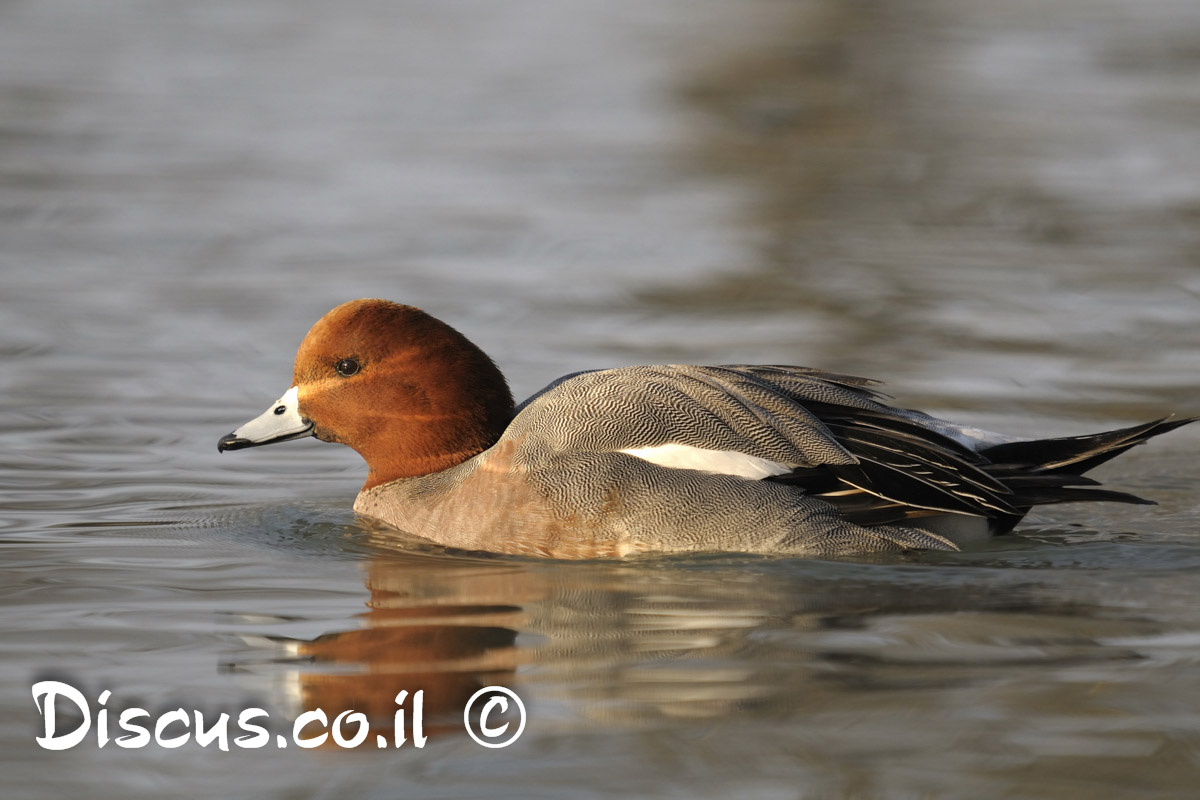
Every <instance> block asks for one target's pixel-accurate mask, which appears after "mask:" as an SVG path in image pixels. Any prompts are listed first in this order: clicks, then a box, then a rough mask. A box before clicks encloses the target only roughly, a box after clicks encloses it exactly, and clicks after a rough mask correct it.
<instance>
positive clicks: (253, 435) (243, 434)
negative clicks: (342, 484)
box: [217, 386, 313, 453]
mask: <svg viewBox="0 0 1200 800" xmlns="http://www.w3.org/2000/svg"><path fill="white" fill-rule="evenodd" d="M312 435H313V424H312V423H311V422H309V421H308V420H306V419H305V418H304V417H303V416H301V415H300V401H299V400H298V398H297V392H296V387H295V386H293V387H292V388H290V389H288V390H287V391H286V392H285V393H284V395H283V397H281V398H279V400H277V401H276V402H275V403H272V404H271V407H270V408H268V409H267V410H266V411H264V412H263V413H262V414H259V415H258V416H257V417H255V418H254V419H252V420H250V421H249V422H247V423H246V424H245V425H243V426H242V427H240V428H238V429H237V430H236V431H234V432H233V433H229V434H226V435H224V436H222V437H221V440H220V441H219V442H217V452H219V453H221V452H224V451H226V450H242V449H244V448H246V447H260V446H262V445H264V444H275V443H276V442H286V441H288V440H290V439H303V438H304V437H305V436H312Z"/></svg>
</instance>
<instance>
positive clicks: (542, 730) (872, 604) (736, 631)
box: [243, 531, 1149, 749]
mask: <svg viewBox="0 0 1200 800" xmlns="http://www.w3.org/2000/svg"><path fill="white" fill-rule="evenodd" d="M380 542H381V543H386V544H389V545H392V547H391V549H387V550H385V549H382V548H381V549H380V550H379V552H378V554H377V555H376V556H374V557H373V558H372V559H371V560H370V561H369V562H368V563H367V565H366V578H365V581H366V588H367V590H368V592H369V599H368V601H367V605H368V608H369V610H368V611H367V612H366V613H364V614H363V615H361V618H360V620H361V623H362V627H358V628H354V629H352V630H343V631H338V632H334V633H328V634H325V635H322V636H319V637H317V638H315V639H312V640H309V641H297V640H286V642H284V644H285V650H286V652H287V653H288V654H289V656H291V658H289V659H287V660H286V663H287V664H288V666H289V672H288V674H287V678H286V684H287V685H286V686H283V687H282V688H283V690H284V692H283V693H285V694H286V695H287V696H288V698H289V700H290V702H289V703H288V705H290V706H291V707H292V709H293V712H294V713H293V714H292V718H293V719H295V718H296V717H297V716H298V715H299V714H300V713H302V712H305V711H311V710H315V709H321V710H322V711H324V712H325V715H326V717H327V719H328V720H329V723H330V725H331V724H332V722H333V720H334V718H335V717H336V716H337V715H338V714H340V713H342V712H343V711H357V712H361V713H363V714H365V715H366V717H367V718H368V720H369V722H370V733H371V735H370V736H368V737H366V739H365V741H363V742H362V744H361V745H360V747H362V748H368V749H377V748H378V747H379V745H377V743H376V742H377V735H379V734H382V735H383V736H385V737H386V742H387V747H388V748H391V747H392V746H393V742H394V741H396V738H395V737H396V735H397V734H401V735H402V736H403V737H404V740H405V741H407V744H406V745H405V747H406V748H407V749H412V746H413V742H414V739H415V737H414V735H413V734H414V731H413V730H412V726H413V722H414V720H413V711H414V708H413V705H414V695H415V693H416V692H417V691H422V692H423V720H422V726H421V727H422V730H421V731H420V733H423V734H424V735H425V736H428V737H429V738H430V739H435V738H437V737H446V736H462V735H464V733H465V728H464V722H463V709H464V708H465V706H466V705H467V702H468V700H469V699H470V698H471V697H472V696H473V695H474V694H475V693H476V692H478V691H479V690H480V689H481V688H483V687H487V686H500V687H505V688H508V689H511V690H513V691H514V692H515V693H517V695H518V696H520V697H521V698H522V699H523V700H524V702H525V704H526V708H527V711H528V713H529V719H528V721H529V723H530V727H531V729H532V730H535V731H537V732H538V735H546V734H547V733H548V732H553V731H555V730H559V729H562V728H564V727H570V726H572V725H576V724H579V723H580V721H581V719H582V720H584V721H586V723H587V724H589V725H590V724H595V723H599V724H604V725H611V726H618V727H626V726H631V725H632V726H635V727H645V726H648V725H649V726H654V725H662V724H672V722H675V723H679V722H686V721H698V720H717V719H730V718H735V717H738V716H745V715H753V716H756V717H759V718H763V717H766V718H785V719H789V720H791V722H790V723H789V724H797V722H798V720H797V719H796V715H797V714H799V715H801V716H802V717H804V716H807V717H809V718H810V719H812V720H814V721H815V720H817V719H819V718H820V717H822V716H826V715H829V714H837V713H839V709H840V708H841V707H842V706H843V705H844V704H846V703H848V702H850V701H851V700H853V699H854V698H860V699H861V692H862V691H863V689H864V688H872V689H876V690H878V691H877V692H876V693H875V694H874V696H875V697H876V699H877V701H878V702H879V704H880V710H883V709H885V708H886V707H888V706H889V705H891V704H892V702H895V703H899V704H902V705H903V707H904V708H905V709H907V710H908V711H914V710H915V709H917V708H919V707H920V706H921V705H922V704H923V703H926V702H928V703H936V702H937V698H938V697H939V692H941V691H944V690H945V689H946V688H947V687H948V686H964V687H966V686H972V685H975V684H978V683H981V682H982V683H986V682H989V681H993V680H994V679H995V677H996V675H997V670H1000V671H1007V670H1011V669H1013V668H1014V667H1019V668H1026V667H1028V666H1030V665H1034V666H1042V667H1046V666H1050V665H1055V664H1063V663H1077V662H1080V661H1083V662H1090V661H1105V662H1111V661H1112V660H1113V659H1114V658H1119V659H1124V658H1136V657H1138V656H1137V655H1136V654H1135V653H1133V652H1132V651H1128V652H1127V651H1125V650H1121V649H1120V648H1113V647H1112V646H1106V645H1103V644H1101V643H1100V642H1101V640H1110V641H1111V639H1112V638H1113V637H1120V636H1132V635H1145V634H1147V633H1148V632H1149V631H1147V630H1145V628H1146V623H1145V622H1144V621H1137V620H1126V619H1114V618H1111V617H1109V618H1107V619H1100V618H1097V616H1096V608H1095V607H1093V606H1091V605H1081V604H1080V603H1079V602H1078V600H1077V598H1076V599H1073V600H1071V601H1070V602H1063V601H1062V600H1061V599H1059V598H1056V597H1055V595H1054V593H1053V590H1052V589H1050V588H1049V587H1047V586H1046V585H1039V584H1036V583H1034V584H1031V583H1028V582H1024V581H1021V582H1017V581H1014V580H1013V579H1012V576H1011V575H1010V574H1007V573H1004V572H1002V571H1001V572H999V573H993V575H992V577H989V578H987V579H980V578H978V577H977V578H975V579H974V580H972V581H969V582H968V581H964V579H963V575H962V573H961V570H959V569H957V568H953V567H951V568H944V569H943V568H933V569H930V568H929V567H926V568H919V571H920V572H921V573H922V575H921V580H920V587H919V590H914V586H913V585H912V584H911V583H910V582H909V581H907V580H902V579H898V578H897V576H896V574H895V572H894V571H893V570H889V569H887V568H886V567H885V568H884V569H883V570H882V571H881V570H880V566H881V565H879V564H864V563H862V562H861V561H860V562H858V563H843V562H814V561H803V560H795V559H770V558H767V559H759V558H756V557H711V558H709V559H694V558H693V559H691V560H679V559H646V560H644V561H641V560H635V561H632V562H629V561H625V562H616V561H612V562H603V561H598V562H592V563H590V564H587V565H580V564H578V563H572V564H566V565H564V564H562V563H554V562H546V561H534V560H515V559H511V558H507V557H500V558H488V557H473V556H462V555H447V554H443V553H429V552H413V551H397V550H395V548H394V542H395V535H394V533H393V532H390V531H389V532H388V533H387V534H386V536H384V537H382V538H381V539H380ZM897 558H899V559H904V558H908V557H889V559H888V560H891V561H895V560H896V559H897ZM912 566H913V565H905V568H904V569H902V570H901V571H900V572H901V573H904V574H905V575H908V577H911V574H910V573H911V567H912ZM798 569H800V570H803V571H804V574H801V575H797V570H798ZM902 577H903V576H902ZM1014 632H1019V633H1020V636H1019V639H1020V642H1019V644H1014V642H1015V639H1014V638H1013V636H1014V635H1015V634H1014ZM275 641H276V642H277V643H279V642H283V641H284V640H279V639H276V640H275ZM249 660H253V659H248V661H249ZM276 663H278V662H276ZM298 664H299V665H302V666H301V667H300V669H299V670H295V667H296V666H297V665H298ZM243 666H249V664H248V663H247V664H244V665H243ZM253 671H261V670H259V669H254V670H253ZM400 692H407V693H408V695H407V700H406V701H405V702H404V703H403V704H402V705H398V704H397V702H396V697H397V695H398V694H399V693H400ZM889 698H890V699H889ZM851 705H852V706H853V709H854V713H855V714H860V713H861V708H859V707H858V701H855V702H853V703H852V704H851ZM401 707H403V708H404V709H405V712H406V713H405V714H404V716H403V718H402V719H401V720H400V722H401V724H402V725H405V726H408V728H407V729H406V730H400V731H396V730H395V724H396V721H397V714H396V712H397V711H398V710H399V709H400V708H401ZM502 717H503V715H498V716H497V717H496V718H495V719H493V720H492V721H491V722H492V724H494V725H499V724H502V723H503V722H504V721H505V719H507V718H506V717H504V718H502ZM317 728H318V726H316V725H314V726H313V727H312V729H310V730H309V731H306V732H305V735H306V736H315V735H317V734H318V733H320V731H319V730H317ZM354 732H355V726H354V725H353V724H349V725H348V727H347V729H346V735H347V736H350V735H352V734H353V733H354ZM325 749H338V748H333V747H332V737H330V741H329V742H327V746H326V747H325Z"/></svg>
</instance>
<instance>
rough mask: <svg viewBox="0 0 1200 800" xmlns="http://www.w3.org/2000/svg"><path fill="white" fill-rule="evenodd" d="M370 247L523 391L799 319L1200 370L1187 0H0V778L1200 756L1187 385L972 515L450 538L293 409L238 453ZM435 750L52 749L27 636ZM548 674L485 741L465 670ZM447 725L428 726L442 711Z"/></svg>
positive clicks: (477, 775)
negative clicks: (617, 538)
mask: <svg viewBox="0 0 1200 800" xmlns="http://www.w3.org/2000/svg"><path fill="white" fill-rule="evenodd" d="M360 296H379V297H386V298H390V299H394V300H398V301H402V302H407V303H412V304H415V305H419V306H422V307H424V308H426V309H427V310H429V311H430V312H431V313H433V314H435V315H436V316H438V317H440V318H442V319H444V320H446V321H448V322H450V323H451V324H453V325H455V326H456V327H458V328H459V329H460V330H462V331H463V332H464V333H466V334H467V335H468V336H469V337H470V338H472V339H473V340H474V341H476V342H477V343H479V344H480V345H481V346H482V347H483V348H484V349H485V350H486V351H488V352H489V353H490V354H491V355H492V356H493V358H495V360H496V361H497V362H498V363H499V364H500V365H501V367H502V368H503V369H504V370H505V372H506V374H507V375H508V376H509V378H510V382H511V383H512V385H513V388H514V390H515V393H516V394H517V395H518V396H521V397H523V396H525V395H527V394H529V393H531V392H532V391H535V390H536V389H538V388H539V387H540V386H542V385H544V384H545V383H547V382H549V381H550V380H552V379H553V378H555V377H557V376H559V375H561V374H564V373H566V372H570V371H575V370H579V369H585V368H591V367H602V366H616V365H621V364H629V363H636V362H642V363H655V362H659V363H661V362H700V363H730V362H751V363H754V362H759V363H799V364H809V365H813V366H820V367H824V368H827V369H833V370H840V371H844V372H851V373H859V374H866V375H870V376H874V377H879V378H883V379H885V380H887V381H888V383H889V391H891V392H892V393H893V394H894V395H896V396H897V398H898V400H899V401H900V402H901V403H902V404H904V405H909V406H917V407H921V408H923V409H925V410H927V411H930V412H934V413H939V414H944V415H949V416H952V417H954V418H956V419H960V420H962V421H966V422H971V423H974V424H977V425H981V426H984V427H991V428H995V429H999V430H1003V431H1006V432H1011V433H1020V434H1026V435H1065V434H1073V433H1083V432H1087V431H1091V430H1098V429H1102V428H1104V427H1106V426H1117V425H1122V424H1128V423H1132V422H1135V421H1140V420H1144V419H1150V418H1154V417H1157V416H1161V415H1164V414H1167V413H1170V412H1173V411H1174V412H1180V413H1191V414H1196V413H1198V412H1200V396H1198V393H1197V387H1198V385H1200V347H1198V346H1197V345H1198V344H1200V328H1198V325H1197V322H1198V320H1200V5H1198V4H1196V3H1195V2H1193V1H1192V0H1149V1H1147V0H1140V1H1138V2H1135V1H1134V0H1087V2H1084V1H1083V0H1060V2H1055V3H1044V2H1031V1H1030V0H1016V1H1015V2H1006V3H988V2H982V0H955V2H948V0H898V1H897V2H888V3H882V2H871V1H870V0H861V1H858V0H856V1H855V2H832V0H794V1H793V2H782V1H781V0H742V1H741V2H738V3H722V2H716V0H687V2H683V1H682V0H660V2H656V3H642V2H632V1H631V0H555V1H554V2H549V0H520V2H507V3H490V2H483V0H462V2H452V3H435V2H421V1H420V0H406V1H404V2H380V1H379V0H346V1H345V2H340V3H319V2H311V1H310V0H287V2H284V0H253V1H252V2H243V1H242V0H237V1H236V2H235V1H234V0H207V1H206V2H204V3H164V2H154V1H153V0H110V1H109V2H104V3H92V2H84V1H83V0H36V1H35V0H0V363H2V364H3V367H4V368H3V370H0V492H2V494H0V572H2V573H3V580H2V581H0V603H2V607H3V616H2V617H0V643H2V644H0V659H2V661H0V663H2V664H3V667H2V670H0V709H2V711H3V714H2V716H0V770H2V772H0V775H2V783H3V787H4V788H3V794H4V796H5V797H6V798H41V797H51V796H83V795H84V794H86V795H87V796H89V797H95V798H109V797H112V798H116V797H122V798H125V797H132V796H145V797H175V796H178V797H271V798H308V797H314V798H317V797H320V798H326V797H327V798H339V797H348V796H355V797H359V798H376V797H378V798H384V797H387V798H390V797H400V796H403V797H447V798H450V797H454V798H462V797H485V796H486V797H522V798H528V797H574V798H589V797H612V796H658V797H732V796H737V797H747V798H796V797H803V798H810V797H885V798H915V797H922V798H933V797H938V798H941V797H945V798H960V797H972V798H988V797H1006V798H1049V797H1072V798H1074V797H1089V798H1106V797H1113V798H1116V797H1130V796H1137V797H1142V798H1151V797H1152V798H1169V797H1179V798H1190V797H1194V796H1195V791H1196V789H1195V787H1196V786H1197V780H1198V779H1200V670H1198V669H1197V662H1198V661H1200V609H1198V607H1197V606H1198V604H1197V602H1196V598H1197V595H1198V593H1200V532H1198V531H1197V523H1198V522H1200V505H1198V503H1197V489H1198V487H1200V468H1198V467H1197V465H1196V461H1195V458H1194V456H1193V453H1194V451H1195V448H1196V445H1197V443H1198V442H1200V431H1196V430H1189V429H1185V430H1182V431H1179V432H1177V433H1175V434H1172V435H1171V436H1169V437H1166V438H1164V439H1163V440H1160V441H1156V442H1154V443H1153V444H1151V445H1150V446H1147V447H1143V448H1138V449H1137V450H1135V451H1133V452H1130V453H1129V454H1128V455H1126V456H1124V457H1122V458H1121V459H1119V460H1117V461H1116V462H1114V463H1112V464H1111V465H1109V466H1107V467H1105V468H1104V469H1103V470H1102V472H1101V476H1102V477H1103V478H1104V479H1105V480H1106V481H1107V482H1108V483H1109V484H1110V485H1112V486H1113V487H1115V488H1120V489H1125V490H1130V491H1136V492H1138V493H1141V494H1143V495H1145V496H1147V497H1149V498H1152V499H1154V500H1156V501H1158V503H1159V505H1157V506H1153V507H1124V506H1107V505H1094V506H1076V507H1069V506H1067V507H1059V508H1055V509H1050V510H1047V511H1042V512H1039V513H1037V514H1034V515H1032V516H1031V517H1030V518H1029V519H1028V520H1027V521H1026V523H1025V524H1024V525H1022V526H1021V528H1020V529H1019V531H1018V534H1017V535H1014V536H1012V537H1009V538H1007V539H1005V540H1002V541H999V542H997V543H996V544H995V545H994V546H993V547H991V548H989V549H988V550H987V551H985V552H976V553H967V554H954V555H936V556H935V555H908V556H904V557H900V558H893V559H885V560H863V561H861V562H839V563H833V562H823V561H803V560H796V559H765V558H744V557H730V556H706V557H694V558H673V559H652V560H645V561H633V562H629V563H592V564H560V563H530V562H527V561H520V560H510V559H474V558H466V557H461V556H452V555H446V554H443V553H439V552H437V551H436V549H435V548H428V547H422V546H421V545H419V544H418V543H414V542H412V541H409V540H403V539H400V538H397V537H393V536H390V535H388V534H387V533H386V532H383V531H380V530H378V529H376V528H374V527H372V526H371V525H368V524H366V523H365V522H364V521H362V520H359V519H356V518H355V516H354V515H353V513H352V512H351V511H350V504H351V502H352V500H353V497H354V494H355V492H356V490H357V488H358V486H359V485H360V483H361V481H362V479H363V476H364V473H365V470H364V468H363V466H362V464H361V463H360V461H359V459H358V457H357V456H355V455H354V454H353V453H352V452H350V451H348V450H346V449H344V448H338V447H334V446H330V445H323V444H321V443H318V442H315V441H309V442H296V443H290V444H288V445H281V446H278V447H273V448H265V449H263V450H254V451H249V452H246V453H237V454H232V455H230V454H227V455H225V456H223V457H219V456H218V454H217V452H216V447H215V444H216V440H217V438H218V437H219V436H220V435H222V434H224V433H226V432H228V431H229V430H231V429H232V428H233V427H234V426H235V425H237V424H240V423H241V422H242V421H244V420H245V419H248V418H249V417H250V416H251V415H254V414H257V413H259V412H260V411H261V409H262V408H264V407H265V406H266V404H268V403H269V402H270V401H271V400H273V399H274V398H276V397H278V396H279V394H280V393H281V392H282V391H283V390H284V389H286V388H287V386H288V385H289V383H290V375H291V360H292V357H293V355H294V353H295V348H296V346H297V344H298V343H299V341H300V339H301V338H302V337H303V335H304V333H305V332H306V331H307V329H308V327H309V325H311V324H312V322H314V321H315V320H316V319H317V318H318V317H319V316H320V315H321V314H322V313H324V312H325V311H326V310H328V309H329V308H331V307H332V306H333V305H335V304H337V303H340V302H342V301H345V300H348V299H352V298H355V297H360ZM47 675H54V676H60V677H63V678H64V679H69V680H71V681H73V682H74V683H75V685H78V686H79V687H80V688H82V689H84V690H85V691H86V693H87V694H88V696H89V697H91V698H95V697H96V696H97V695H98V694H99V692H100V691H102V690H104V689H109V690H111V691H112V692H113V697H114V699H113V701H111V703H110V705H112V707H114V708H116V707H119V706H122V705H140V706H142V707H145V708H148V709H151V710H153V711H154V712H155V713H158V712H161V711H163V710H168V709H173V708H176V707H180V706H182V707H184V708H187V709H193V708H194V709H202V710H205V711H206V712H212V714H213V715H214V716H215V713H216V712H217V711H219V710H222V709H223V710H234V711H236V710H238V709H241V708H246V707H249V706H252V705H259V706H263V707H265V708H269V709H271V710H272V714H273V717H274V716H275V715H277V716H278V718H279V719H282V720H286V719H288V717H287V715H288V714H292V715H294V714H296V713H298V712H299V711H301V710H303V709H306V708H313V707H317V706H321V705H323V704H324V705H330V707H332V705H331V704H334V703H335V701H338V700H345V699H346V698H351V700H352V701H353V702H355V703H358V704H360V707H362V706H369V707H371V708H374V709H385V713H390V712H387V711H386V709H388V708H391V707H394V704H393V703H392V699H391V698H392V696H393V695H394V694H395V693H396V691H398V690H399V689H409V690H415V689H421V688H424V689H426V691H427V692H428V694H429V697H430V698H431V699H430V706H431V708H430V709H429V710H428V713H430V714H431V715H432V714H435V712H436V713H445V714H447V715H449V716H447V717H446V718H445V721H444V724H442V725H440V726H436V727H437V730H436V732H437V733H438V734H439V735H436V736H432V737H431V739H430V742H429V744H428V746H427V747H425V748H424V749H421V750H417V749H414V748H412V747H411V746H409V747H407V748H402V749H400V750H375V749H373V748H371V749H370V752H357V751H356V752H342V751H337V750H336V749H329V748H326V749H322V750H321V751H299V750H297V749H295V748H294V747H293V748H290V749H286V750H277V749H275V748H274V747H269V748H265V749H261V750H239V748H237V747H234V748H232V751H231V752H228V753H221V752H218V751H216V750H215V749H214V747H212V746H210V747H208V748H201V747H199V746H196V745H195V744H189V745H187V746H184V747H182V748H180V749H175V750H167V749H163V748H160V747H157V746H155V745H151V746H149V747H145V748H143V749H138V750H124V749H119V748H117V747H116V746H114V745H112V744H109V745H108V746H107V747H105V748H104V749H100V748H98V747H97V746H96V743H95V739H94V737H89V739H88V740H87V741H86V742H85V743H83V744H81V745H79V746H77V747H76V748H74V749H72V750H69V751H64V752H51V751H46V750H42V749H40V748H38V747H37V746H36V745H35V744H34V741H33V739H34V736H35V735H38V734H39V733H40V723H39V718H38V715H37V713H36V709H35V707H34V705H33V702H32V698H31V693H30V686H31V684H32V682H33V681H34V680H36V679H38V678H40V677H45V676H47ZM488 684H499V685H505V686H509V687H511V688H513V689H514V690H516V691H517V692H518V693H519V694H520V696H521V697H522V698H523V699H524V701H525V703H526V706H527V708H528V711H529V723H528V727H527V729H526V731H525V733H524V734H523V736H522V738H521V739H520V740H519V741H518V742H517V743H516V744H514V745H513V746H511V747H509V748H507V749H503V750H488V749H484V748H482V747H479V746H478V745H476V744H474V743H473V742H472V741H471V740H470V739H469V738H467V737H466V736H465V735H464V734H463V732H462V730H461V723H458V725H457V727H456V726H455V724H454V720H453V718H452V717H453V714H452V712H453V711H454V709H455V708H457V707H460V706H461V703H462V701H463V698H464V697H466V696H468V695H469V694H470V693H471V691H473V690H474V689H475V688H477V687H478V686H482V685H488ZM431 727H435V726H433V725H432V724H431Z"/></svg>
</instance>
